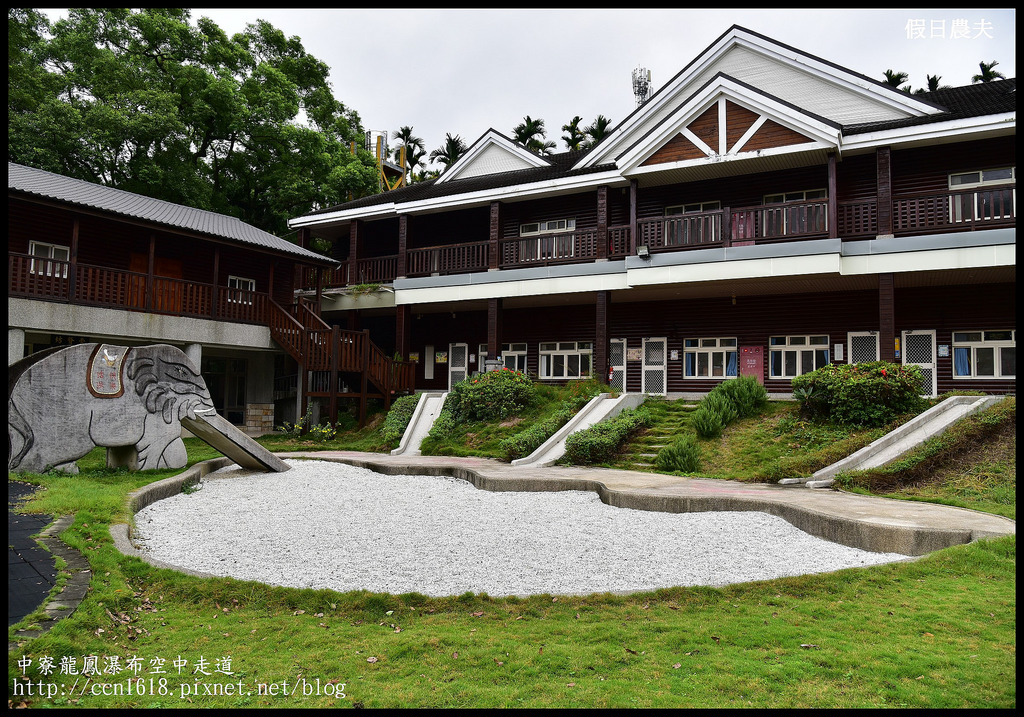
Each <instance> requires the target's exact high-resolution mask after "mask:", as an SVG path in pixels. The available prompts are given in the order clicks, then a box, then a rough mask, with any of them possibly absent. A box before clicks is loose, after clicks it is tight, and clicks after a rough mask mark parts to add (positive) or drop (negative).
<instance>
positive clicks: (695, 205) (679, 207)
mask: <svg viewBox="0 0 1024 717" xmlns="http://www.w3.org/2000/svg"><path fill="white" fill-rule="evenodd" d="M721 208H722V203H721V202H719V201H714V202H687V203H686V204H674V205H672V206H670V207H665V216H666V217H678V216H681V215H683V214H701V213H703V212H717V211H718V210H719V209H721Z"/></svg>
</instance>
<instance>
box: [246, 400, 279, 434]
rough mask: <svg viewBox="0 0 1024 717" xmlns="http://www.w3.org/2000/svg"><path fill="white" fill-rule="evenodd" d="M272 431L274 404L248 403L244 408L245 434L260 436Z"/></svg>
mask: <svg viewBox="0 0 1024 717" xmlns="http://www.w3.org/2000/svg"><path fill="white" fill-rule="evenodd" d="M273 431H274V404H273V403H248V404H246V406H245V432H246V433H247V434H249V435H250V436H261V435H263V434H264V433H273Z"/></svg>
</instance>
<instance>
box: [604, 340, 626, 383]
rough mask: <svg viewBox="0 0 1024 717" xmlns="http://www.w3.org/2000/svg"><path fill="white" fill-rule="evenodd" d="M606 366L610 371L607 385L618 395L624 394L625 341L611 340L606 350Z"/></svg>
mask: <svg viewBox="0 0 1024 717" xmlns="http://www.w3.org/2000/svg"><path fill="white" fill-rule="evenodd" d="M608 366H609V368H611V370H612V375H611V379H610V380H609V381H608V383H609V385H611V387H612V388H614V389H615V390H616V391H619V392H620V393H625V392H626V339H612V340H611V346H610V347H609V350H608Z"/></svg>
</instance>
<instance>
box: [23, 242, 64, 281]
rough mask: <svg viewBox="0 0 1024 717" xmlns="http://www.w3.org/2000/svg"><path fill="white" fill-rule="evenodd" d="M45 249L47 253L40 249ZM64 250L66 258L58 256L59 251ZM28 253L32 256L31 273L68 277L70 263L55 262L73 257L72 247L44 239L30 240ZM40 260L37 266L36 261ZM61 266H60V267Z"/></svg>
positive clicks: (61, 277)
mask: <svg viewBox="0 0 1024 717" xmlns="http://www.w3.org/2000/svg"><path fill="white" fill-rule="evenodd" d="M40 249H43V250H45V253H42V252H40V251H39V250H40ZM60 252H63V254H64V258H63V259H62V258H60V257H59V256H57V254H58V253H60ZM28 253H29V255H30V256H31V257H32V260H31V261H30V262H29V269H28V270H29V273H31V274H42V275H43V276H55V275H56V276H57V278H59V279H67V278H68V265H67V263H63V264H55V263H54V262H68V261H70V259H71V249H70V248H69V247H67V246H65V245H64V244H50V243H48V242H43V241H29V243H28ZM37 261H38V262H39V264H40V266H38V267H37V266H36V262H37ZM58 267H59V268H58Z"/></svg>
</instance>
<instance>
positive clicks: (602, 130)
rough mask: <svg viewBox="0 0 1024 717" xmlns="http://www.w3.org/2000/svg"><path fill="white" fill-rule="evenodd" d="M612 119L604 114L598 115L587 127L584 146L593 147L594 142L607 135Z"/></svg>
mask: <svg viewBox="0 0 1024 717" xmlns="http://www.w3.org/2000/svg"><path fill="white" fill-rule="evenodd" d="M611 125H612V121H611V120H610V119H608V118H607V117H605V116H604V115H598V116H597V117H596V118H595V119H594V121H593V122H591V123H590V126H588V127H587V130H586V132H587V138H588V139H587V141H586V142H585V143H584V147H585V148H588V147H593V146H594V145H595V144H597V143H598V142H600V141H601V140H602V139H604V138H605V137H607V136H608V133H609V132H610V131H611Z"/></svg>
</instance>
